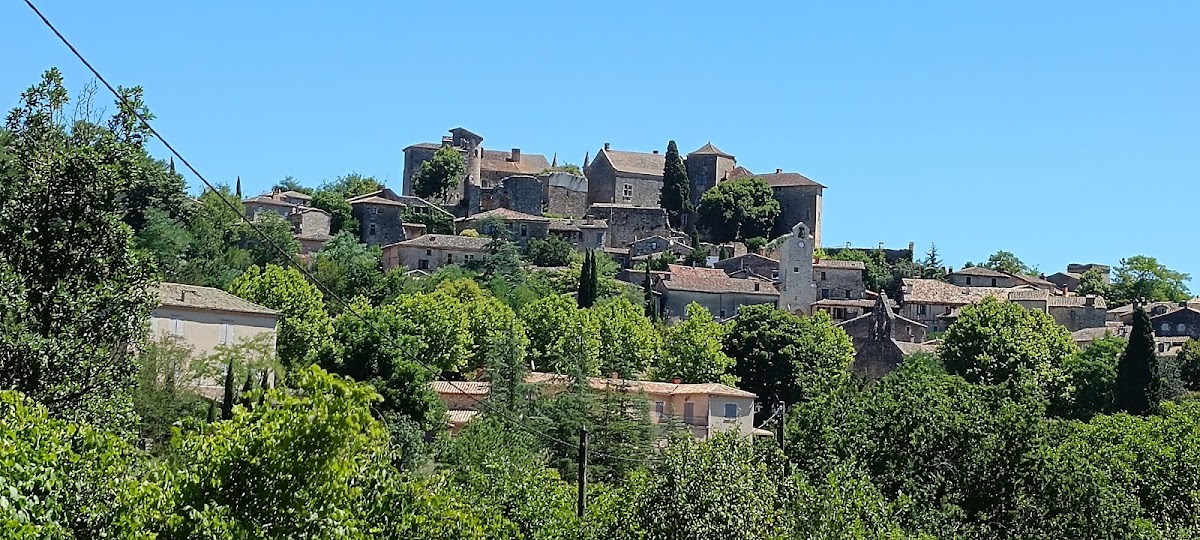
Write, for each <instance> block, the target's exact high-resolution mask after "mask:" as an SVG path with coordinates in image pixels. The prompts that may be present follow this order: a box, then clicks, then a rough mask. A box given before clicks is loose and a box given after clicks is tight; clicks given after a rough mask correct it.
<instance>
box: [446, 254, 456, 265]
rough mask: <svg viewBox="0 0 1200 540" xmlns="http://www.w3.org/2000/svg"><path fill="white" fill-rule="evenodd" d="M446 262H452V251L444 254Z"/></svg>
mask: <svg viewBox="0 0 1200 540" xmlns="http://www.w3.org/2000/svg"><path fill="white" fill-rule="evenodd" d="M446 264H454V254H453V253H447V254H446Z"/></svg>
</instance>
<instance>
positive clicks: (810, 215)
mask: <svg viewBox="0 0 1200 540" xmlns="http://www.w3.org/2000/svg"><path fill="white" fill-rule="evenodd" d="M749 176H751V177H753V178H762V179H763V180H765V181H766V182H767V185H768V186H771V192H772V193H773V194H774V196H775V200H777V201H779V208H780V210H782V212H781V213H780V214H779V219H777V220H775V228H774V229H773V230H772V232H771V236H773V237H775V236H780V235H783V234H787V232H788V231H790V230H791V229H792V226H793V225H795V224H797V223H804V224H805V225H807V226H808V230H809V231H811V233H812V236H813V243H815V244H816V245H817V246H821V206H822V203H823V201H824V197H825V195H824V194H825V186H823V185H821V184H818V183H816V182H814V181H812V180H810V179H809V178H808V177H807V176H804V175H803V174H800V173H790V172H784V171H783V169H775V172H773V173H767V174H751V175H749Z"/></svg>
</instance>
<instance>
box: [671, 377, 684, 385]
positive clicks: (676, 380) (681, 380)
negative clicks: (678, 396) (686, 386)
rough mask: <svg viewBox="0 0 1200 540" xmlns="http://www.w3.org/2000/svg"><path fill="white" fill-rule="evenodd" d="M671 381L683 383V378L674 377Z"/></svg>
mask: <svg viewBox="0 0 1200 540" xmlns="http://www.w3.org/2000/svg"><path fill="white" fill-rule="evenodd" d="M671 382H672V383H674V384H683V379H680V378H679V377H675V378H674V379H671Z"/></svg>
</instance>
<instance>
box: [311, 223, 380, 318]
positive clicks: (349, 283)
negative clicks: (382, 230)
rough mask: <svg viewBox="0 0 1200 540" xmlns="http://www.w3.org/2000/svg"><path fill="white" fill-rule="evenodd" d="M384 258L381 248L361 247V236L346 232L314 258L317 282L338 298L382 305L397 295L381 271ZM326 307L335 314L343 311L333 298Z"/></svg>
mask: <svg viewBox="0 0 1200 540" xmlns="http://www.w3.org/2000/svg"><path fill="white" fill-rule="evenodd" d="M382 258H383V253H382V251H381V250H380V249H379V247H378V246H368V245H366V244H362V243H359V241H358V236H356V235H354V234H352V233H350V232H348V231H342V232H340V233H338V234H337V235H335V236H334V237H333V239H332V240H330V241H328V242H326V243H325V247H324V248H322V250H321V251H319V252H317V253H316V254H315V255H314V256H313V260H312V265H311V266H312V271H313V275H314V276H316V278H317V281H319V282H321V284H322V285H324V286H325V288H327V289H329V291H331V292H332V293H333V294H334V295H336V296H337V297H339V298H353V297H355V296H360V295H361V296H364V297H366V298H367V299H368V300H370V301H371V303H373V304H380V303H382V302H383V301H384V300H385V299H386V298H387V297H388V296H389V294H391V293H392V292H393V291H392V287H389V286H388V283H387V280H388V278H387V277H385V275H384V274H382V273H381V272H380V271H379V267H380V261H381V259H382ZM325 306H326V308H327V309H328V310H329V311H330V312H332V313H337V312H339V311H341V306H340V305H338V303H337V301H336V300H334V299H333V298H332V297H328V296H327V297H326V298H325Z"/></svg>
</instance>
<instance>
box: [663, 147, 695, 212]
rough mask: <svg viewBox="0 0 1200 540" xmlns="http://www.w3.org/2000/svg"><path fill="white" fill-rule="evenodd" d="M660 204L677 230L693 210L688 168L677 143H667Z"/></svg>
mask: <svg viewBox="0 0 1200 540" xmlns="http://www.w3.org/2000/svg"><path fill="white" fill-rule="evenodd" d="M658 204H659V206H661V207H663V209H665V210H666V211H667V219H668V220H669V221H670V223H671V226H672V227H677V228H678V227H681V226H682V225H683V223H684V221H685V218H686V217H687V216H689V215H690V214H691V213H692V210H693V208H692V195H691V182H690V181H689V180H688V175H687V168H686V167H685V166H684V164H683V158H682V157H680V155H679V147H678V146H676V145H675V141H670V142H668V143H667V155H666V163H665V165H664V166H663V184H662V193H661V194H659V197H658ZM688 221H689V222H690V221H691V220H688Z"/></svg>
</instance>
